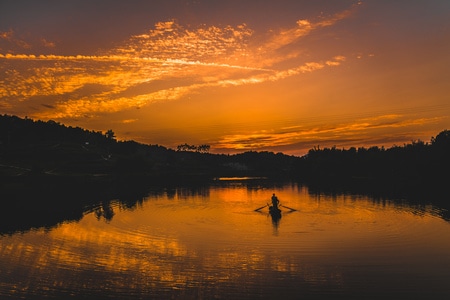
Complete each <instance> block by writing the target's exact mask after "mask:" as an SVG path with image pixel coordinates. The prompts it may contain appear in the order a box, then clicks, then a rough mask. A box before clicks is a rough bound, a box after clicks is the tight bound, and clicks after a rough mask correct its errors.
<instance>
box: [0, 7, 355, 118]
mask: <svg viewBox="0 0 450 300" xmlns="http://www.w3.org/2000/svg"><path fill="white" fill-rule="evenodd" d="M352 9H353V8H352ZM350 13H351V10H349V11H346V12H343V13H339V14H336V15H334V16H331V17H329V18H327V19H320V20H319V21H317V22H314V21H309V20H299V21H298V22H297V23H296V24H293V27H292V28H287V29H281V30H274V31H272V32H270V33H269V34H267V35H266V38H265V39H264V40H262V41H261V40H260V39H259V38H258V39H257V38H256V37H255V32H254V30H252V29H251V28H249V27H248V26H247V25H246V24H241V25H239V26H235V27H233V26H225V27H216V26H210V27H206V26H204V27H199V28H196V29H191V28H185V27H183V26H182V25H180V24H178V23H177V22H176V21H175V20H170V21H166V22H159V23H156V24H155V26H154V28H153V29H151V30H149V31H147V32H144V33H142V34H139V35H135V36H132V37H131V38H130V39H129V40H128V41H126V42H125V43H123V44H122V46H120V47H117V48H115V49H112V50H110V51H108V52H105V53H103V54H102V55H92V56H88V55H74V56H61V55H39V54H34V55H33V54H31V55H30V54H13V53H0V60H6V61H8V63H7V64H4V66H3V67H0V68H1V69H2V70H3V71H4V72H5V74H6V76H5V77H4V78H3V79H1V81H0V100H1V101H2V102H4V103H7V102H8V103H9V104H10V105H11V106H14V103H19V102H22V103H27V101H29V100H32V99H34V98H36V97H39V99H41V101H49V102H52V103H44V104H50V105H48V106H40V107H41V108H40V109H39V110H38V111H36V112H35V113H34V116H35V117H38V118H44V119H50V118H53V119H63V118H73V117H74V118H78V117H83V116H95V115H96V114H100V113H111V112H118V111H121V110H125V109H129V108H132V107H141V106H144V105H148V104H150V103H154V102H160V101H171V100H177V99H180V98H182V97H184V96H187V95H189V94H190V93H193V92H197V91H199V90H201V89H203V88H208V87H229V86H242V85H249V84H260V83H263V82H267V81H278V80H282V79H285V78H288V77H291V76H296V75H299V74H303V73H308V72H314V71H317V70H320V69H323V68H326V67H336V66H339V65H340V64H341V63H343V62H344V61H345V57H343V56H340V55H337V56H335V57H334V58H331V59H330V58H324V60H323V61H309V62H307V61H302V60H301V59H300V60H298V61H297V66H295V65H294V67H290V68H279V67H277V66H276V65H275V64H277V63H280V62H282V61H285V60H289V59H292V58H293V57H297V56H298V54H299V53H298V50H292V51H291V52H289V51H288V52H285V51H283V52H280V53H279V50H280V49H286V47H287V46H289V45H290V44H292V43H294V42H295V41H298V40H299V39H301V38H303V37H305V36H307V35H308V34H309V33H311V32H312V31H314V30H318V29H320V28H322V27H324V26H332V25H333V24H335V23H336V22H338V21H339V20H341V19H344V18H346V17H348V16H349V15H350ZM12 36H13V32H10V33H9V32H6V33H2V36H1V37H2V38H3V39H12ZM41 42H43V43H44V44H45V45H46V46H47V47H54V46H55V45H54V44H53V43H51V42H47V41H45V40H42V41H41ZM22 62H26V66H24V64H23V63H22ZM160 81H170V82H171V83H174V82H175V83H176V82H177V81H179V82H180V84H179V85H175V86H174V85H170V87H169V88H165V87H161V88H159V89H155V87H156V86H157V85H156V84H153V83H155V82H160ZM89 86H91V87H92V86H95V87H96V88H91V89H90V92H89V93H87V92H86V93H81V92H80V91H83V90H86V88H85V87H89ZM162 86H164V85H162ZM45 99H47V100H45ZM53 102H54V103H53Z"/></svg>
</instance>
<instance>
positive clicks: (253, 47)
mask: <svg viewBox="0 0 450 300" xmlns="http://www.w3.org/2000/svg"><path fill="white" fill-rule="evenodd" d="M0 114H10V115H18V116H20V117H25V116H27V117H29V118H32V119H41V120H55V121H57V122H60V123H62V124H65V125H68V126H69V125H70V126H79V127H82V128H86V129H89V130H95V131H103V132H106V131H107V130H108V129H112V130H113V131H114V132H115V134H116V136H117V138H118V139H119V140H135V141H138V142H142V143H146V144H159V145H163V146H166V147H169V148H176V146H177V145H179V144H184V143H188V144H194V145H200V144H209V145H211V152H213V153H237V152H244V151H248V150H254V151H263V150H264V151H274V152H283V153H286V154H294V155H303V154H305V153H307V151H308V150H309V149H311V148H313V147H314V146H318V145H320V147H332V146H336V147H338V148H349V147H352V146H355V147H360V146H364V147H370V146H373V145H376V146H385V147H387V148H388V147H391V146H393V145H403V144H404V143H409V142H411V141H413V140H418V139H420V140H423V141H426V142H427V141H429V140H430V138H431V137H432V136H436V135H437V134H438V133H439V132H440V131H442V130H444V129H450V1H448V0H427V1H424V0H363V1H354V0H314V1H312V0H260V1H256V0H250V1H249V0H245V1H244V0H242V1H235V0H227V1H219V0H161V1H160V0H155V1H144V0H127V1H119V0H103V1H102V0H86V1H82V0H76V1H75V0H65V1H56V0H40V1H36V0H0Z"/></svg>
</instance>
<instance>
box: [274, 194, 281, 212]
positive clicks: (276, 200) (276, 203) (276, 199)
mask: <svg viewBox="0 0 450 300" xmlns="http://www.w3.org/2000/svg"><path fill="white" fill-rule="evenodd" d="M279 204H280V200H278V197H277V196H276V195H275V193H274V194H273V195H272V206H273V208H274V209H278V205H279Z"/></svg>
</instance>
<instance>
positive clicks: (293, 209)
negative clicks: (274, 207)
mask: <svg viewBox="0 0 450 300" xmlns="http://www.w3.org/2000/svg"><path fill="white" fill-rule="evenodd" d="M280 206H283V207H285V208H287V209H290V210H292V211H297V210H296V209H295V208H292V207H289V206H286V205H283V204H280Z"/></svg>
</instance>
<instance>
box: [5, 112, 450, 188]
mask: <svg viewBox="0 0 450 300" xmlns="http://www.w3.org/2000/svg"><path fill="white" fill-rule="evenodd" d="M209 150H210V146H209V145H199V146H195V145H189V144H187V143H186V144H182V145H179V146H178V147H177V149H176V150H173V149H169V148H166V147H164V146H160V145H145V144H140V143H137V142H135V141H117V140H116V138H115V134H114V132H113V131H112V130H111V129H110V130H108V131H106V132H105V133H102V132H100V131H89V130H86V129H82V128H79V127H71V126H65V125H63V124H60V123H57V122H55V121H46V122H45V121H39V120H38V121H34V120H32V119H28V118H25V119H23V118H19V117H17V116H10V115H2V116H0V154H1V157H0V165H1V167H0V176H2V178H3V179H5V178H11V177H16V176H27V175H30V174H34V175H35V176H36V175H47V176H69V175H70V176H72V177H73V176H77V175H78V176H85V177H86V176H87V175H91V176H93V175H95V176H96V178H99V177H101V176H99V175H104V176H126V175H130V174H131V175H145V176H150V177H151V176H153V177H154V178H155V180H157V179H159V180H167V179H171V180H175V179H177V180H178V179H179V180H182V179H192V178H199V179H201V180H208V179H212V178H214V177H220V176H265V177H269V178H283V179H294V180H301V181H304V182H306V183H308V184H321V185H329V186H331V185H334V186H344V185H345V184H349V185H350V184H359V185H363V184H368V183H370V184H372V185H373V186H375V187H377V188H383V187H385V188H386V187H387V186H392V187H395V188H399V189H400V188H408V187H413V186H419V185H421V186H424V187H425V186H426V187H429V186H431V187H436V186H439V187H443V186H445V185H446V182H447V180H448V179H449V172H448V169H449V167H450V158H449V153H450V131H449V130H443V131H442V132H440V133H439V134H437V135H436V137H432V138H431V141H430V142H423V141H420V140H418V141H412V142H411V143H408V144H404V145H403V146H392V147H391V148H384V147H381V148H380V147H377V146H374V147H370V148H364V147H359V148H355V147H351V148H349V149H339V148H336V147H331V148H319V147H315V148H314V149H311V150H309V152H308V153H307V154H306V155H304V156H301V157H299V156H291V155H285V154H283V153H273V152H268V151H262V152H256V151H248V152H244V153H239V154H233V155H227V154H211V153H209ZM377 185H378V186H377Z"/></svg>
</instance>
